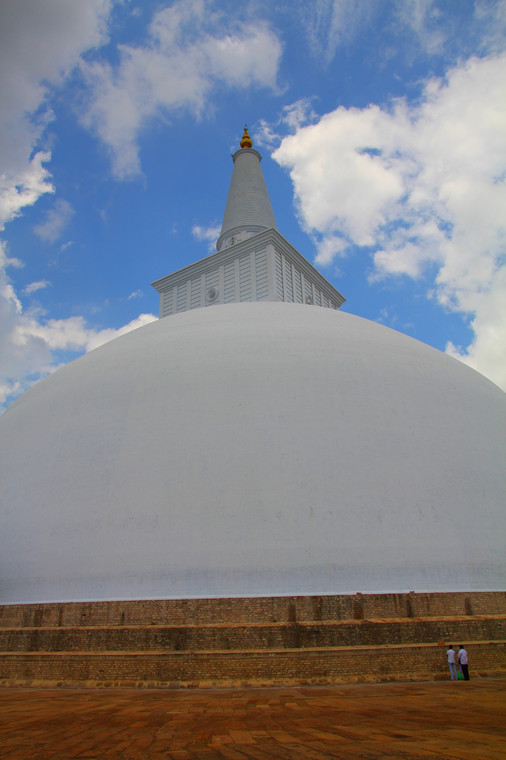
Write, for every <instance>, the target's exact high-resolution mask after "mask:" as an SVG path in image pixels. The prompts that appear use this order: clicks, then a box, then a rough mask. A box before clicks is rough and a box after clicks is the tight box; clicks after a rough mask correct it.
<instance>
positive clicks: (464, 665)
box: [457, 644, 469, 681]
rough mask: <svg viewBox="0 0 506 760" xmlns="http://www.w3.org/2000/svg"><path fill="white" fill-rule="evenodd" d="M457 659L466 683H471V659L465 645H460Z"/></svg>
mask: <svg viewBox="0 0 506 760" xmlns="http://www.w3.org/2000/svg"><path fill="white" fill-rule="evenodd" d="M457 659H458V661H459V665H460V668H461V670H462V675H463V676H464V681H469V659H468V657H467V652H466V650H465V649H464V646H463V644H461V645H460V648H459V654H458V658H457Z"/></svg>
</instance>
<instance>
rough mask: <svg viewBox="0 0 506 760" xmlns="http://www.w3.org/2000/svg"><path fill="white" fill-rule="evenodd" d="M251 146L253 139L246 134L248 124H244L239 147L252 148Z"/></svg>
mask: <svg viewBox="0 0 506 760" xmlns="http://www.w3.org/2000/svg"><path fill="white" fill-rule="evenodd" d="M252 147H253V140H252V139H251V137H250V136H249V134H248V125H247V124H245V125H244V134H243V136H242V140H241V148H252Z"/></svg>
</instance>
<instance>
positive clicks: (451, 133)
mask: <svg viewBox="0 0 506 760" xmlns="http://www.w3.org/2000/svg"><path fill="white" fill-rule="evenodd" d="M505 81H506V55H504V54H503V55H498V56H489V57H486V58H482V59H479V58H472V59H470V60H469V61H467V62H466V63H465V64H463V65H461V66H459V67H456V68H454V69H452V70H450V71H449V72H448V74H447V76H446V78H445V79H433V80H431V81H429V82H427V84H426V86H425V90H424V93H423V97H422V98H421V100H420V101H419V102H418V103H417V104H416V105H408V104H407V103H406V102H405V101H404V100H398V101H396V102H394V103H392V104H391V106H390V107H389V108H380V107H378V106H375V105H372V106H369V107H367V108H363V109H357V108H350V109H347V108H338V109H337V110H335V111H333V112H331V113H329V114H326V115H325V116H323V117H322V118H321V119H320V120H319V121H318V123H316V124H311V125H308V126H302V127H298V128H296V131H295V133H294V134H292V135H289V136H288V137H285V138H284V139H283V140H282V141H281V144H280V146H279V148H278V149H277V150H276V151H275V152H274V154H273V156H274V158H275V160H277V161H278V162H279V163H280V164H281V165H282V166H284V167H286V168H287V169H288V170H289V172H290V175H291V178H292V182H293V186H294V192H295V197H296V202H297V205H298V211H299V214H300V219H301V221H302V223H303V225H304V227H305V228H306V229H307V230H308V231H309V232H310V233H311V234H313V235H314V237H315V240H316V243H317V247H318V255H317V260H318V262H319V263H320V264H322V265H326V264H329V263H330V262H331V261H332V260H333V259H334V258H335V256H338V255H343V254H344V253H345V252H346V251H349V250H351V249H352V248H353V247H355V246H359V247H363V248H366V249H367V250H370V251H371V253H372V256H373V261H374V272H373V275H372V277H373V278H374V277H376V278H381V277H392V276H399V275H407V276H409V277H412V278H420V277H425V278H427V290H428V294H431V295H432V296H433V297H435V298H437V299H438V301H439V303H440V304H441V305H442V306H444V307H445V308H446V309H448V310H451V311H455V312H460V313H462V314H464V315H468V316H470V317H471V319H472V321H471V326H472V328H473V330H474V332H475V338H474V341H473V343H472V344H471V345H470V346H469V347H468V348H456V347H455V346H449V347H448V351H449V352H450V353H452V354H453V355H458V356H459V357H460V358H462V359H463V360H464V361H466V362H468V363H469V364H470V365H472V366H473V367H475V368H476V369H478V370H480V371H481V372H483V373H484V374H486V375H488V377H490V378H491V379H492V380H494V381H495V382H496V383H497V384H499V385H501V386H502V387H505V388H506V318H505V312H504V304H505V303H506V286H505V253H506V250H505V243H506V228H505V215H504V209H505V208H506V185H505V177H506V140H505V139H504V135H505V134H506V92H505V89H504V82H505ZM434 271H435V272H436V275H435V278H434V279H431V278H432V277H433V274H432V273H433V272H434Z"/></svg>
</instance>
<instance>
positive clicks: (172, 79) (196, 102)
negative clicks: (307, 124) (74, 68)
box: [81, 0, 281, 178]
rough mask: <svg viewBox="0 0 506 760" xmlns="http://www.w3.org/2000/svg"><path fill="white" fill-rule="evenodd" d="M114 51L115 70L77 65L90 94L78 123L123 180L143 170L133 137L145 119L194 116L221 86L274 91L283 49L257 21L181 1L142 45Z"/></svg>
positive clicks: (160, 16) (156, 20)
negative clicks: (99, 142)
mask: <svg viewBox="0 0 506 760" xmlns="http://www.w3.org/2000/svg"><path fill="white" fill-rule="evenodd" d="M119 53H120V60H119V63H118V65H117V66H112V65H111V64H109V63H101V62H96V61H95V62H88V63H85V62H82V63H81V70H82V73H83V76H84V78H85V80H86V82H87V86H88V88H89V91H90V93H91V96H90V100H89V102H88V104H87V108H86V111H85V112H84V113H83V115H82V121H83V123H84V124H85V125H86V126H87V127H88V128H90V129H92V130H93V131H94V132H95V133H96V134H97V135H98V136H99V137H100V139H101V140H102V141H103V142H104V144H105V145H106V146H107V148H108V149H109V151H110V154H111V157H112V162H113V170H114V173H115V174H116V176H118V177H120V178H125V177H130V176H133V175H135V174H137V173H138V172H139V171H140V160H139V154H138V145H137V137H138V135H139V133H140V131H141V130H142V128H143V127H144V126H145V125H146V123H147V122H148V121H149V120H150V119H153V118H154V117H156V116H160V115H161V116H164V117H166V116H167V115H175V114H177V113H178V112H179V111H181V110H183V109H184V110H186V111H190V112H191V113H193V114H195V115H196V116H197V117H198V116H200V115H201V114H202V112H203V109H204V107H207V108H212V104H211V103H210V95H211V92H212V91H213V89H214V88H215V87H217V86H219V85H226V86H228V87H232V88H234V87H241V88H244V87H270V88H275V86H276V77H277V72H278V65H279V59H280V56H281V44H280V42H279V40H278V39H277V37H276V36H275V35H274V33H273V32H272V31H271V30H270V29H269V28H268V27H267V26H266V25H264V24H262V23H259V22H258V23H239V22H232V21H231V20H230V19H229V18H227V17H226V16H225V15H221V14H218V13H216V12H213V11H212V10H211V6H210V5H209V4H206V3H204V2H203V0H184V1H180V2H176V3H174V4H173V5H172V6H170V7H168V8H164V9H163V10H161V11H159V12H158V13H156V14H155V16H154V17H153V20H152V23H151V25H150V29H149V36H148V39H147V41H146V42H145V44H144V45H143V46H138V47H133V46H130V45H121V46H120V47H119Z"/></svg>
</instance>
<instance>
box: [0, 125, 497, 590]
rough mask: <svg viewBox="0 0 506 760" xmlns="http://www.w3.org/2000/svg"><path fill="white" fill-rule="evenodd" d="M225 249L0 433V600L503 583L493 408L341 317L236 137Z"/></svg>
mask: <svg viewBox="0 0 506 760" xmlns="http://www.w3.org/2000/svg"><path fill="white" fill-rule="evenodd" d="M233 158H234V172H233V176H232V183H231V190H230V194H229V198H228V201H227V207H226V212H225V218H224V223H223V228H222V233H221V236H220V238H219V241H218V251H217V253H215V254H214V255H212V256H210V257H208V258H207V259H204V260H203V261H200V262H197V263H196V264H194V265H192V266H190V267H187V268H185V269H183V270H181V271H179V272H176V273H174V274H172V275H169V276H168V277H165V278H163V279H161V280H158V281H157V282H156V283H154V285H155V287H156V289H157V290H158V291H159V293H160V316H161V317H162V318H161V319H160V320H158V321H157V322H154V323H152V324H150V325H147V326H145V327H142V328H140V329H138V330H135V331H134V332H131V333H129V334H127V335H125V336H123V337H120V338H117V339H116V340H114V341H112V342H111V343H108V344H107V345H105V346H102V347H101V348H98V349H96V350H95V351H92V352H91V353H89V354H87V355H86V356H83V357H81V358H80V359H77V360H76V361H74V362H72V363H71V364H69V365H67V366H65V367H63V368H62V369H60V370H59V371H57V372H55V373H54V374H53V375H51V376H50V377H48V378H47V379H45V380H43V381H41V382H40V383H38V384H37V385H35V386H34V387H33V388H32V389H31V390H30V391H28V392H27V393H25V394H24V395H23V396H22V397H21V398H19V399H18V400H17V401H16V402H15V403H14V404H13V405H12V406H11V407H10V408H9V409H8V410H7V412H6V413H5V414H4V415H3V417H2V418H0V495H1V512H0V602H1V603H16V602H45V601H66V600H73V601H78V600H100V599H146V598H177V597H183V598H189V597H206V596H211V597H214V596H255V595H267V596H274V595H288V594H289V595H291V594H303V595H304V594H327V593H355V592H359V591H360V592H363V593H368V592H393V591H410V590H413V591H451V590H455V591H458V590H460V591H471V590H484V591H488V590H502V589H504V588H505V587H506V560H505V557H506V552H505V548H506V547H505V544H506V541H505V539H506V509H505V495H506V467H505V462H506V396H505V394H504V393H503V392H502V391H501V390H499V388H497V387H496V386H495V385H494V384H492V383H491V382H489V381H488V380H486V379H485V378H484V377H482V376H481V375H479V374H478V373H476V372H474V371H473V370H471V369H469V368H468V367H466V366H465V365H463V364H461V363H459V362H458V361H456V360H454V359H452V358H450V357H448V356H445V355H444V354H442V353H440V352H439V351H436V350H434V349H432V348H429V347H428V346H426V345H424V344H422V343H419V342H417V341H415V340H413V339H411V338H408V337H406V336H405V335H402V334H400V333H397V332H395V331H393V330H390V329H388V328H386V327H383V326H380V325H378V324H375V323H373V322H369V321H367V320H364V319H361V318H359V317H355V316H351V315H349V314H345V313H342V312H340V311H338V307H339V306H340V305H341V303H342V302H343V300H344V299H343V297H342V296H341V295H340V294H339V293H338V292H337V291H336V290H335V289H334V288H333V287H332V286H331V285H330V284H329V283H328V282H327V281H326V280H325V279H324V278H323V277H322V276H321V275H320V274H319V273H318V272H317V271H316V270H315V269H314V268H313V267H312V266H311V265H310V264H309V263H308V262H307V261H306V260H305V259H304V258H303V257H302V256H301V255H300V254H299V253H298V252H297V251H296V250H295V249H294V248H293V247H292V246H291V245H290V244H289V243H288V242H287V241H286V240H285V239H284V238H283V237H282V236H281V235H280V234H279V232H278V231H277V229H276V226H275V221H274V216H273V213H272V208H271V205H270V202H269V198H268V194H267V190H266V188H265V184H264V181H263V177H262V173H261V169H260V155H259V154H258V153H257V152H256V151H255V150H254V149H253V148H252V144H251V140H250V138H249V136H248V135H247V132H245V135H244V136H243V141H242V143H241V150H239V151H237V153H236V154H235V155H234V157H233Z"/></svg>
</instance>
